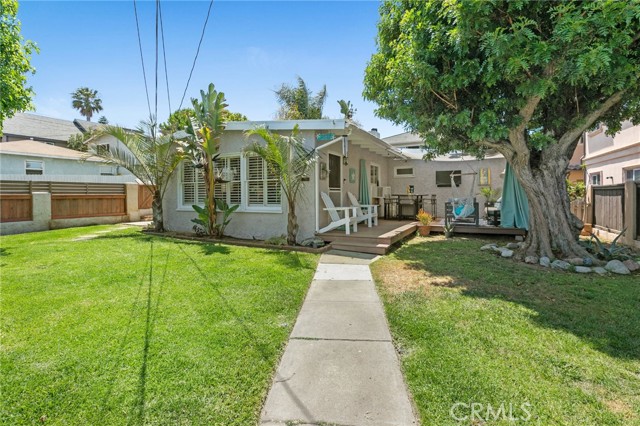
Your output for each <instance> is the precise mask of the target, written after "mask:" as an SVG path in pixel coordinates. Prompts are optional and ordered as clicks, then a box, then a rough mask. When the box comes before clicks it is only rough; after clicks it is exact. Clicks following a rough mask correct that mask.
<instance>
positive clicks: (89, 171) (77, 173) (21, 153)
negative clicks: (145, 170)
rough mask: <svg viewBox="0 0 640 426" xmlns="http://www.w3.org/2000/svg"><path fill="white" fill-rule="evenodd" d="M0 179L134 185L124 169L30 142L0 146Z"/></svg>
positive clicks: (58, 147)
mask: <svg viewBox="0 0 640 426" xmlns="http://www.w3.org/2000/svg"><path fill="white" fill-rule="evenodd" d="M0 180H3V181H28V180H31V181H38V180H39V181H58V182H93V183H126V182H136V178H135V177H134V176H133V175H132V174H131V173H130V172H129V171H128V170H126V169H124V168H121V167H117V166H113V165H110V164H107V163H105V162H104V160H102V159H100V158H98V157H91V156H90V157H87V154H86V153H84V152H79V151H74V150H72V149H68V148H63V147H60V146H56V145H50V144H47V143H43V142H38V141H34V140H22V141H12V142H3V143H0Z"/></svg>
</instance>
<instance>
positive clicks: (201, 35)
mask: <svg viewBox="0 0 640 426" xmlns="http://www.w3.org/2000/svg"><path fill="white" fill-rule="evenodd" d="M211 6H213V0H211V1H210V2H209V10H207V19H205V20H204V26H203V27H202V34H200V41H199V42H198V49H197V50H196V56H195V57H194V58H193V64H192V65H191V71H190V72H189V78H188V79H187V85H186V86H185V88H184V92H183V93H182V99H180V106H179V107H178V109H180V108H182V103H183V102H184V97H185V96H186V95H187V89H189V83H190V82H191V76H193V70H194V68H195V67H196V61H197V60H198V55H199V54H200V46H202V40H203V39H204V33H205V30H206V29H207V23H208V22H209V15H210V14H211Z"/></svg>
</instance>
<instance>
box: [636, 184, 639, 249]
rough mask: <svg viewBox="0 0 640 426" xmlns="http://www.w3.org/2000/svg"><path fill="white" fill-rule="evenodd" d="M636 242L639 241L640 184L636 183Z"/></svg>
mask: <svg viewBox="0 0 640 426" xmlns="http://www.w3.org/2000/svg"><path fill="white" fill-rule="evenodd" d="M636 240H638V241H640V182H636Z"/></svg>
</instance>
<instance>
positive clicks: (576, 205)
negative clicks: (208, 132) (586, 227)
mask: <svg viewBox="0 0 640 426" xmlns="http://www.w3.org/2000/svg"><path fill="white" fill-rule="evenodd" d="M571 213H573V214H574V215H575V216H576V217H577V218H578V219H580V220H582V221H585V220H586V214H587V203H585V201H584V200H582V199H578V200H573V201H572V202H571Z"/></svg>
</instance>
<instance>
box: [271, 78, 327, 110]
mask: <svg viewBox="0 0 640 426" xmlns="http://www.w3.org/2000/svg"><path fill="white" fill-rule="evenodd" d="M275 93H276V99H277V100H278V104H280V109H278V112H277V113H276V118H277V119H278V120H311V119H319V118H322V110H323V109H324V103H325V101H326V100H327V86H326V85H325V86H322V89H320V91H319V92H318V93H316V94H315V96H314V95H313V92H312V91H311V90H310V89H309V88H308V87H307V83H305V81H304V80H303V79H302V77H298V84H297V86H291V85H289V84H286V83H283V84H282V86H280V88H279V89H278V90H276V91H275Z"/></svg>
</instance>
